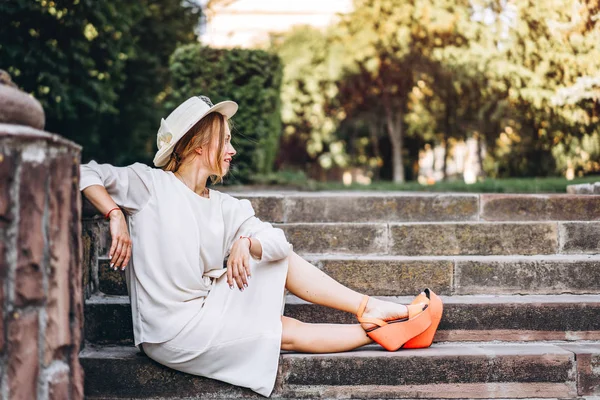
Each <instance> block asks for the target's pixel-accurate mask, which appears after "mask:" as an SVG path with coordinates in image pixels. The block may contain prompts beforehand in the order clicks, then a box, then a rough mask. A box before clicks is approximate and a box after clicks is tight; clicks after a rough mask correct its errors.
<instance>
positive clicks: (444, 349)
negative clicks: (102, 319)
mask: <svg viewBox="0 0 600 400" xmlns="http://www.w3.org/2000/svg"><path fill="white" fill-rule="evenodd" d="M573 345H574V344H573V343H572V342H567V341H558V340H557V341H551V342H550V341H543V342H539V341H529V342H504V343H497V342H443V343H435V344H433V345H432V346H431V347H430V348H427V349H414V350H402V351H397V352H385V351H384V350H383V349H381V347H379V346H378V345H376V344H371V345H367V346H363V347H361V348H359V349H356V350H353V351H348V352H343V353H329V354H308V353H294V352H285V351H284V352H282V353H281V356H282V357H283V358H290V357H294V358H307V357H308V358H310V357H314V358H322V357H343V358H351V357H352V356H355V357H380V356H383V355H385V357H386V358H393V357H414V356H417V357H418V356H421V357H439V356H472V355H481V354H482V351H481V350H484V351H494V352H496V353H497V356H509V355H523V354H527V355H540V356H544V355H548V354H567V353H571V354H573V351H571V350H566V349H565V348H568V347H569V346H573ZM563 346H564V347H565V348H563ZM575 346H577V347H579V348H580V350H581V351H585V350H586V349H588V350H590V351H594V352H598V353H600V341H598V340H590V341H586V342H580V343H577V344H576V345H575ZM139 353H140V351H139V350H138V349H137V347H135V346H131V345H129V346H124V345H105V346H101V345H88V346H85V347H84V348H83V349H82V350H81V352H80V353H79V356H80V357H84V358H92V357H99V356H100V357H101V358H110V359H119V358H122V359H127V358H130V357H132V356H137V355H138V354H139Z"/></svg>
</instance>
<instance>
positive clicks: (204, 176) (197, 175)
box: [174, 166, 209, 197]
mask: <svg viewBox="0 0 600 400" xmlns="http://www.w3.org/2000/svg"><path fill="white" fill-rule="evenodd" d="M174 174H175V176H176V177H177V178H178V179H179V180H181V181H182V182H183V183H184V184H185V185H186V186H187V187H189V188H190V189H191V190H192V191H194V192H195V193H196V194H198V195H199V196H203V197H207V196H208V193H207V192H208V191H207V189H206V182H207V181H208V178H209V174H208V172H204V171H202V170H200V169H197V168H189V167H184V166H182V167H180V168H179V169H178V170H177V171H176V172H175V173H174Z"/></svg>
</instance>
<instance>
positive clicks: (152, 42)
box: [0, 0, 200, 163]
mask: <svg viewBox="0 0 600 400" xmlns="http://www.w3.org/2000/svg"><path fill="white" fill-rule="evenodd" d="M186 3H190V2H186ZM199 15H200V9H199V7H197V6H194V5H193V4H191V3H190V4H184V3H182V2H181V1H179V0H143V1H138V2H117V3H115V2H112V1H108V0H95V1H92V0H74V1H66V0H52V1H51V0H35V1H32V0H14V1H10V2H1V3H0V16H2V20H3V21H7V23H2V24H0V38H2V41H1V42H0V60H1V63H2V65H1V67H2V68H4V69H6V70H8V72H9V73H10V74H11V75H12V77H13V80H14V81H15V82H16V83H17V84H18V85H19V86H20V87H22V88H23V89H24V90H25V91H27V92H29V93H31V94H33V95H34V96H35V97H36V98H38V99H39V100H40V101H41V103H42V105H43V106H44V110H45V112H46V118H47V122H46V129H47V130H49V131H52V132H57V133H60V134H61V135H64V136H66V137H67V138H69V139H72V140H74V141H76V142H78V143H80V144H82V145H83V147H84V151H83V158H84V160H87V159H90V158H97V159H99V160H102V161H106V162H113V163H126V162H131V161H134V160H139V159H142V160H148V159H151V157H150V154H151V153H152V152H153V150H154V149H153V147H151V146H150V145H149V144H148V143H150V139H149V138H151V137H152V136H154V133H155V132H156V126H157V124H158V121H159V120H158V121H157V120H156V114H157V111H158V110H161V108H160V105H159V104H158V102H157V101H156V97H157V96H158V95H159V94H160V93H161V92H162V91H163V90H164V84H165V82H166V80H167V78H168V69H167V67H168V57H169V55H170V54H171V53H172V52H173V50H174V49H175V47H176V46H177V45H178V44H179V43H186V42H190V41H193V40H195V34H194V28H195V26H196V25H197V22H198V18H199ZM151 127H152V128H151ZM142 143H146V145H145V146H144V145H142V146H140V144H142Z"/></svg>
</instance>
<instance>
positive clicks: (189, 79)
mask: <svg viewBox="0 0 600 400" xmlns="http://www.w3.org/2000/svg"><path fill="white" fill-rule="evenodd" d="M171 75H172V90H171V91H170V92H169V94H168V97H167V102H166V104H167V106H168V107H170V108H174V107H176V106H177V105H178V104H179V103H181V102H182V101H185V99H187V98H189V97H190V96H195V95H200V94H202V95H205V96H208V97H210V99H211V100H212V102H213V103H215V104H216V103H217V102H219V101H223V100H233V101H235V102H237V103H238V104H239V110H238V112H237V114H236V115H235V117H234V118H233V122H234V126H235V129H234V132H233V135H232V136H233V139H232V142H233V144H234V146H235V148H236V150H237V151H238V155H237V156H236V157H235V159H234V162H235V165H234V168H232V171H231V175H230V179H232V180H233V181H234V182H244V181H248V180H251V179H252V178H253V176H254V175H255V174H268V173H269V172H271V171H272V170H273V164H274V161H275V157H276V154H277V149H278V147H279V136H280V132H281V117H280V108H281V104H280V102H281V100H280V97H279V91H280V87H281V79H282V67H281V62H280V60H279V58H278V57H277V56H276V55H274V54H270V53H267V52H265V51H262V50H245V49H231V50H226V49H212V48H208V47H205V46H202V45H199V44H193V45H187V46H182V47H180V48H178V49H177V51H176V52H175V53H174V54H173V57H172V59H171Z"/></svg>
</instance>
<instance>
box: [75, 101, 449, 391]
mask: <svg viewBox="0 0 600 400" xmlns="http://www.w3.org/2000/svg"><path fill="white" fill-rule="evenodd" d="M237 108H238V107H237V104H236V103H234V102H232V101H224V102H221V103H219V104H216V105H213V104H212V103H211V102H210V100H209V99H208V98H207V97H203V96H200V97H192V98H190V99H188V100H187V101H185V102H184V103H183V104H181V105H180V106H179V107H177V108H176V109H175V110H174V111H173V112H172V113H171V114H170V115H169V116H168V117H167V119H166V120H165V119H163V120H161V126H160V129H159V131H158V138H157V144H158V152H157V153H156V156H155V158H154V164H155V166H157V167H160V169H158V168H150V167H148V166H146V165H143V164H139V163H136V164H133V165H131V166H129V167H122V168H117V167H113V166H111V165H107V164H104V165H99V164H97V163H95V162H91V163H89V164H86V165H82V166H81V183H80V186H81V190H83V193H84V195H85V196H86V197H87V198H88V199H89V200H90V201H91V202H92V204H94V206H95V207H96V208H97V209H98V210H99V211H100V212H102V213H103V214H105V216H106V218H108V219H110V232H111V237H112V245H111V248H110V251H109V254H110V257H111V264H110V266H111V267H112V268H114V269H117V268H120V269H121V270H124V269H125V267H126V266H127V265H128V264H129V268H127V272H126V276H127V286H128V290H129V296H130V299H131V308H132V316H133V327H134V339H135V344H136V346H141V347H142V348H143V350H144V352H145V353H146V354H147V355H148V356H149V357H150V358H152V359H154V360H156V361H157V362H159V363H161V364H164V365H166V366H168V367H171V368H174V369H177V370H180V371H183V372H188V373H191V374H195V375H201V376H205V377H209V378H213V379H219V380H222V381H225V382H229V383H232V384H234V385H239V386H243V387H248V388H250V389H252V390H254V391H256V392H258V393H260V394H262V395H264V396H269V395H270V393H271V391H272V390H273V386H274V383H275V378H276V374H277V364H278V360H279V353H280V350H281V349H283V350H291V351H299V352H310V353H324V352H340V351H347V350H351V349H354V348H357V347H359V346H363V345H366V344H368V343H372V342H373V340H374V341H376V342H378V343H380V344H381V345H382V346H384V347H385V348H386V349H388V350H397V349H398V348H399V347H401V346H404V347H405V348H406V347H412V348H415V347H427V346H429V345H430V344H431V341H432V339H433V335H434V333H435V330H436V328H437V325H438V323H439V318H440V317H441V302H440V301H439V298H437V296H435V295H434V294H433V293H432V292H430V291H428V290H426V291H425V292H424V293H422V294H420V295H419V296H417V298H416V299H415V301H414V302H413V304H412V305H409V306H404V305H400V304H395V303H391V302H385V301H381V300H378V299H374V298H372V299H369V297H367V296H363V295H361V294H359V293H357V292H355V291H353V290H350V289H348V288H346V287H344V286H343V285H341V284H339V283H338V282H336V281H334V280H333V279H331V278H330V277H328V276H327V275H325V274H324V273H323V272H322V271H320V270H319V269H317V268H316V267H314V266H312V265H311V264H309V263H308V262H306V261H305V260H303V259H302V258H301V257H299V256H298V255H297V254H296V253H294V252H293V251H292V246H291V245H290V244H289V243H288V242H287V240H286V238H285V236H284V234H283V231H281V230H280V229H276V228H273V227H272V226H271V225H270V224H268V223H265V222H261V221H260V220H259V219H258V218H256V217H255V216H254V211H253V209H252V206H251V205H250V202H249V201H247V200H237V199H235V198H233V197H231V196H229V195H227V194H224V193H220V192H218V191H215V190H212V189H208V188H207V187H206V183H207V181H208V179H209V178H211V179H212V180H213V182H218V181H220V180H221V179H222V177H223V176H224V175H225V174H226V173H227V172H228V170H229V166H230V163H231V160H232V158H233V157H234V156H235V154H236V151H235V149H234V148H233V146H232V145H231V133H230V129H229V124H228V123H229V119H230V118H231V117H232V116H233V115H234V114H235V112H236V111H237ZM121 210H124V211H125V212H126V213H127V214H128V215H129V220H128V221H129V226H128V225H127V223H126V219H125V215H124V214H123V211H121ZM130 235H131V236H130ZM227 256H228V258H227V268H226V269H225V268H223V260H224V259H225V258H226V257H227ZM130 261H131V263H130ZM284 288H287V289H288V290H289V291H290V292H291V293H293V294H295V295H296V296H298V297H300V298H302V299H304V300H307V301H309V302H313V303H317V304H321V305H324V306H328V307H332V308H336V309H338V310H343V311H347V312H351V313H356V314H357V316H358V317H359V321H360V322H361V324H356V325H333V324H307V323H302V322H300V321H298V320H295V319H292V318H289V317H285V316H282V309H283V305H284ZM386 321H387V322H386ZM365 330H366V331H367V334H366V335H365Z"/></svg>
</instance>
